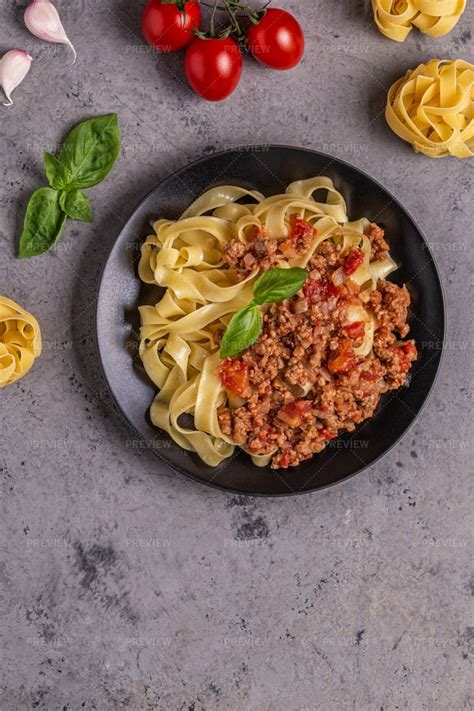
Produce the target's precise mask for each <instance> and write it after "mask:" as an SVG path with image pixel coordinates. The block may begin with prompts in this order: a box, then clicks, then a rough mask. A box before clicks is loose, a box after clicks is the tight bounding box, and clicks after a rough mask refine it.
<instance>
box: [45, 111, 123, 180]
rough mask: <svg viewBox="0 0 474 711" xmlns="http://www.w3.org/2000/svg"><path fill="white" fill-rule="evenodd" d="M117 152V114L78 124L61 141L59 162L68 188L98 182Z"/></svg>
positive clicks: (110, 165)
mask: <svg viewBox="0 0 474 711" xmlns="http://www.w3.org/2000/svg"><path fill="white" fill-rule="evenodd" d="M119 152H120V129H119V125H118V117H117V114H107V115H106V116H99V117H97V118H92V119H89V120H88V121H83V122H82V123H80V124H78V125H77V126H76V127H75V128H73V130H72V131H71V133H70V134H69V136H68V137H67V138H66V141H65V142H64V145H63V148H62V150H61V153H60V154H59V161H60V162H61V163H63V164H64V166H65V167H66V169H67V172H68V187H70V188H91V187H92V186H93V185H97V184H98V183H100V182H101V181H102V180H103V179H104V178H105V177H106V175H108V173H110V171H111V170H112V167H113V165H114V163H115V161H116V159H117V156H118V154H119Z"/></svg>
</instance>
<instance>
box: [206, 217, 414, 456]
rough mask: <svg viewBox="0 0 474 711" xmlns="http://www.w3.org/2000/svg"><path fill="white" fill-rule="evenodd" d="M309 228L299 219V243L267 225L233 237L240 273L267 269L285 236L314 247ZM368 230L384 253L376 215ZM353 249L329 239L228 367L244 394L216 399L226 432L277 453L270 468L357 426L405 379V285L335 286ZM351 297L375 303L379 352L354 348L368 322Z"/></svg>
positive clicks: (379, 255)
mask: <svg viewBox="0 0 474 711" xmlns="http://www.w3.org/2000/svg"><path fill="white" fill-rule="evenodd" d="M300 222H301V223H302V222H304V221H300ZM305 224H306V223H305ZM308 228H309V229H306V230H305V229H304V225H302V224H299V225H298V228H297V229H296V228H294V229H293V232H292V235H293V243H292V242H291V241H290V240H291V236H290V238H289V239H287V240H284V241H283V242H278V241H276V240H269V239H267V238H266V237H265V235H262V234H259V235H258V236H256V239H255V240H254V242H253V243H252V244H251V245H249V246H246V245H242V244H241V243H238V242H237V241H236V240H234V241H233V242H231V243H229V245H228V246H227V248H226V261H227V263H228V264H229V266H233V267H234V268H235V269H236V270H237V273H238V275H239V278H245V276H246V275H248V273H250V272H251V271H252V270H253V269H254V268H256V267H258V268H259V269H269V268H270V267H271V266H274V264H275V262H276V259H277V257H278V252H279V251H281V247H282V246H283V252H285V251H286V253H287V254H286V255H285V256H287V255H288V254H289V253H290V251H291V253H292V254H293V255H294V254H295V250H298V253H303V252H304V251H306V250H307V248H308V240H309V241H310V239H311V238H312V236H313V235H314V231H313V230H312V228H310V226H309V225H308ZM366 234H367V236H368V237H369V239H370V242H371V246H372V254H371V259H372V260H374V259H384V258H385V257H386V255H387V252H388V245H387V243H386V242H385V239H384V233H383V230H382V229H381V228H380V227H378V226H377V225H375V224H372V225H371V226H370V228H369V229H368V230H367V232H366ZM296 235H297V237H296ZM280 256H281V255H280ZM250 257H251V259H250ZM350 258H351V255H350V254H349V255H348V254H347V253H345V254H343V253H342V251H341V246H340V245H336V244H334V243H333V242H332V241H330V240H327V241H325V242H323V244H322V245H321V248H320V249H319V251H318V254H316V255H314V256H313V257H312V259H311V260H310V262H309V264H308V267H307V269H308V272H309V278H308V280H307V281H306V284H305V285H304V287H303V289H301V291H299V292H298V294H296V296H294V297H293V298H292V299H288V300H287V301H284V302H282V303H280V304H272V305H271V306H270V307H269V308H268V310H267V312H266V313H265V314H264V316H263V329H262V333H261V335H260V337H259V339H258V341H257V342H256V343H255V344H254V345H253V346H252V347H251V348H249V349H247V350H246V351H244V353H242V355H241V356H240V357H239V358H233V359H228V360H227V361H225V362H224V364H223V366H222V368H221V377H222V378H223V382H224V381H225V382H226V383H227V385H226V387H229V388H230V389H231V390H233V392H234V394H235V393H237V394H238V395H240V396H241V398H242V402H243V404H242V405H241V406H240V407H237V408H236V409H231V408H229V407H225V406H222V407H221V408H219V411H218V418H219V423H220V426H221V429H222V431H223V433H224V434H225V435H227V436H228V437H230V438H231V439H232V440H233V441H234V442H235V443H236V444H239V445H241V446H243V447H244V448H245V449H246V450H247V451H248V452H250V453H252V454H260V455H272V458H271V463H272V464H271V465H272V468H275V469H277V468H287V467H291V466H297V465H298V464H300V463H301V462H302V461H304V460H305V459H309V458H311V457H312V456H313V455H314V454H316V453H318V452H321V451H322V450H323V449H324V448H325V446H326V444H327V443H328V441H329V440H331V439H333V438H335V437H337V435H338V433H339V431H340V430H348V431H352V430H354V429H355V427H356V426H357V425H358V424H360V423H361V422H363V421H364V420H365V419H367V418H368V417H371V416H372V414H373V413H374V410H375V408H376V407H377V404H378V402H379V399H380V396H381V395H382V394H383V393H385V392H387V391H389V390H396V389H398V388H400V387H401V386H402V385H404V384H405V382H406V378H407V373H408V371H409V370H410V367H411V364H412V362H413V361H414V360H415V359H416V357H417V350H416V347H415V343H414V341H404V342H401V341H400V338H404V337H405V336H406V335H407V333H408V330H409V327H408V325H407V312H408V307H409V304H410V296H409V294H408V291H407V289H406V288H405V287H399V286H397V285H396V284H393V283H392V282H388V281H386V280H379V282H378V285H377V290H376V291H373V292H372V293H371V294H370V301H369V303H368V304H366V303H364V302H363V301H362V300H361V299H360V298H359V291H360V289H359V286H358V285H357V284H356V283H355V282H354V281H351V279H350V277H348V278H346V279H345V281H344V282H343V283H342V284H341V285H340V286H339V287H337V288H336V287H334V285H333V284H332V282H331V280H330V277H331V275H332V273H333V272H334V271H335V270H336V269H340V268H342V269H344V267H345V265H346V264H347V263H348V259H350ZM353 258H354V255H352V259H353ZM249 269H250V272H249V271H248V270H249ZM350 305H362V306H364V307H365V308H367V307H368V308H370V309H371V310H372V312H373V313H374V315H375V317H376V321H377V328H376V332H375V337H374V348H373V355H372V356H370V357H368V358H364V359H360V358H358V357H357V356H356V355H355V353H354V349H355V348H356V347H357V346H358V345H360V343H361V342H362V339H363V331H362V334H361V330H360V324H359V325H357V324H351V325H349V322H348V307H349V306H350Z"/></svg>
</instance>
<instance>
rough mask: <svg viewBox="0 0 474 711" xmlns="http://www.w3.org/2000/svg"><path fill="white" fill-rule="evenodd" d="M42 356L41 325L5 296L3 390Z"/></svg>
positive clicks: (0, 314) (0, 316)
mask: <svg viewBox="0 0 474 711" xmlns="http://www.w3.org/2000/svg"><path fill="white" fill-rule="evenodd" d="M40 354H41V332H40V327H39V324H38V321H37V320H36V319H35V318H34V316H32V315H31V314H29V313H28V312H27V311H25V309H23V308H22V307H21V306H19V305H18V304H16V303H15V302H14V301H12V300H11V299H7V297H6V296H0V388H3V387H5V386H6V385H10V384H11V383H14V382H15V380H19V379H20V378H22V377H23V376H24V375H26V373H27V372H28V371H29V370H30V368H31V366H32V365H33V363H34V360H35V358H37V357H38V356H39V355H40Z"/></svg>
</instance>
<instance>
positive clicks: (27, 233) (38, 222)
mask: <svg viewBox="0 0 474 711" xmlns="http://www.w3.org/2000/svg"><path fill="white" fill-rule="evenodd" d="M66 220H67V215H66V214H65V213H64V212H63V210H62V209H61V207H60V205H59V193H58V191H57V190H53V189H52V188H40V189H39V190H36V192H34V193H33V195H32V196H31V198H30V201H29V203H28V207H27V208H26V215H25V221H24V224H23V232H22V234H21V237H20V250H19V255H18V256H19V257H20V259H24V258H25V257H35V256H36V255H38V254H43V252H47V251H48V249H50V247H52V246H53V244H54V243H55V242H56V241H57V240H58V239H59V237H60V236H61V233H62V231H63V229H64V225H65V224H66Z"/></svg>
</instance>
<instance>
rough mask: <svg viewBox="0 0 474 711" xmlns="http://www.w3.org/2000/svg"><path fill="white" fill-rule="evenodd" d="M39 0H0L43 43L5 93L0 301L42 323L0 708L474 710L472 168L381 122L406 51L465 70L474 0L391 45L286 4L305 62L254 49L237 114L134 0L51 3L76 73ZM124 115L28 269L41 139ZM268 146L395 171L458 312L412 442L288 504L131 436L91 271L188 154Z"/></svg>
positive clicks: (10, 580)
mask: <svg viewBox="0 0 474 711" xmlns="http://www.w3.org/2000/svg"><path fill="white" fill-rule="evenodd" d="M25 4H26V3H25V2H18V1H15V2H8V3H4V4H3V5H2V8H1V10H0V27H1V49H2V50H6V49H8V48H11V47H15V46H16V47H20V48H21V47H23V48H27V49H29V50H30V52H31V53H32V54H33V55H34V58H35V61H34V64H33V68H32V71H31V73H30V75H29V77H28V78H27V79H26V80H25V82H24V83H23V85H22V86H21V87H20V88H19V89H17V91H16V94H15V95H14V96H15V105H14V106H13V107H11V108H9V109H4V108H3V107H0V108H1V123H0V133H1V138H2V142H1V151H2V160H1V176H2V181H1V184H0V194H1V243H0V255H1V263H0V292H1V293H3V294H6V295H8V296H10V297H11V298H13V299H15V300H17V301H18V302H20V303H21V304H23V305H24V306H25V307H27V308H29V309H31V310H32V311H33V312H34V313H35V314H36V315H37V317H38V318H39V320H40V322H41V326H42V330H43V336H44V352H43V355H42V357H41V359H40V360H39V361H38V363H37V364H36V366H35V368H34V369H33V371H32V372H31V373H30V374H29V376H28V377H27V378H25V379H24V380H23V381H22V382H20V383H18V384H17V385H14V386H11V387H9V388H7V389H5V390H3V391H1V395H0V407H1V430H0V471H1V475H2V484H3V496H2V503H3V513H2V517H1V526H2V529H3V534H2V543H1V548H2V563H1V568H0V572H1V576H2V582H3V584H4V593H3V596H2V607H3V616H2V628H3V635H4V644H3V661H2V665H1V666H2V683H3V695H2V702H1V708H2V709H4V710H5V711H20V710H23V709H31V708H35V709H48V710H56V709H57V710H61V709H62V710H63V711H73V710H74V711H76V710H80V709H97V710H100V711H108V710H109V709H131V710H133V711H138V710H140V711H142V710H145V709H160V710H161V709H171V710H175V709H176V710H181V709H183V710H184V709H187V710H188V711H199V710H201V709H206V710H208V709H210V710H214V709H219V710H220V709H231V710H240V709H249V710H252V711H257V710H258V711H280V710H284V711H303V710H313V709H318V710H321V711H327V710H329V711H333V710H334V711H339V710H341V711H343V710H345V709H356V710H357V711H366V710H372V709H373V710H374V711H376V710H382V709H383V710H384V711H391V710H392V709H410V710H413V711H419V710H420V711H421V710H424V709H426V710H430V711H431V710H433V709H435V710H438V709H440V710H446V709H449V710H457V709H471V708H473V697H472V696H471V695H470V690H469V685H468V670H469V668H470V664H471V661H470V657H469V654H470V652H472V647H471V646H470V645H472V635H473V626H472V625H473V623H472V621H470V617H469V610H470V609H471V610H472V608H470V607H469V606H470V602H471V600H472V594H473V592H474V578H473V577H472V574H471V572H470V558H471V554H472V519H470V506H469V495H470V493H471V489H470V479H471V472H472V461H473V450H472V443H473V433H472V426H471V425H472V421H471V413H472V410H471V406H472V385H473V371H472V342H473V326H472V323H473V319H472V298H473V292H472V270H473V259H472V249H473V243H472V237H473V235H472V224H473V221H474V211H473V190H472V179H473V167H474V163H473V162H472V161H463V162H461V161H456V160H450V159H447V160H440V161H431V160H429V159H426V158H424V157H421V156H417V155H415V154H414V153H413V152H412V151H411V149H410V148H409V147H407V146H406V145H405V144H404V143H402V142H401V141H399V140H398V139H397V138H396V137H395V136H393V135H392V134H391V133H390V131H389V129H388V128H387V126H386V124H385V121H384V118H383V106H384V97H385V94H386V90H387V89H388V87H389V85H390V84H391V82H392V81H393V80H395V79H396V78H397V77H399V76H401V75H402V74H403V73H404V72H405V70H406V69H407V68H408V67H411V66H416V65H417V64H418V63H420V62H421V61H422V60H427V59H430V58H432V57H435V56H437V55H439V56H446V57H451V58H454V57H458V56H459V57H464V58H465V59H470V61H473V54H472V40H471V29H472V25H473V21H474V7H473V4H472V3H469V8H468V10H467V11H466V13H465V15H464V17H463V19H462V21H461V22H460V23H459V25H458V26H457V27H456V28H455V30H454V31H453V32H452V33H451V34H450V35H449V36H448V37H445V38H441V39H439V40H434V39H430V38H428V37H424V36H421V35H420V34H413V35H412V36H411V37H410V38H409V40H408V41H407V42H406V43H405V44H404V45H398V44H395V43H393V42H390V41H389V40H387V39H385V38H384V37H382V36H381V35H380V34H378V33H377V31H376V30H375V29H374V26H373V23H372V21H371V16H370V12H369V9H368V2H365V3H364V2H360V1H359V2H356V3H344V2H338V3H336V2H331V1H330V0H316V1H314V0H301V1H300V2H298V3H297V2H284V1H283V2H281V3H279V4H280V5H281V6H283V7H286V8H289V9H293V10H295V11H296V12H297V14H298V16H299V17H300V18H302V19H303V21H304V24H305V27H306V32H307V52H306V56H305V58H304V61H303V63H302V65H301V66H300V67H299V68H298V69H296V70H295V71H292V72H290V73H282V74H272V73H270V72H266V71H264V70H263V69H261V68H259V67H258V66H256V65H254V64H253V63H252V62H250V61H247V62H246V63H245V76H244V79H243V81H242V83H241V85H240V87H239V89H238V91H237V92H236V93H235V95H234V96H233V97H232V98H231V99H230V100H228V101H227V102H225V103H223V104H221V105H210V104H206V103H203V102H201V101H200V100H199V99H197V98H196V97H194V96H193V95H192V94H191V92H190V91H189V90H188V89H187V88H186V86H185V84H184V82H183V72H182V69H181V58H180V57H166V58H157V57H156V56H153V55H152V54H151V53H149V52H147V51H146V49H145V47H144V45H143V44H142V42H141V39H140V35H139V32H138V22H139V19H138V18H139V15H140V12H141V9H142V7H143V2H142V1H141V2H139V3H135V2H131V1H129V0H127V1H126V2H125V0H102V2H92V1H91V0H81V1H80V2H74V3H67V2H65V1H64V0H61V2H58V6H59V7H60V9H61V11H62V16H63V20H64V24H65V25H66V27H67V28H68V30H69V33H70V35H71V37H72V39H73V40H74V42H75V45H76V48H77V51H78V57H79V58H78V61H77V64H76V65H75V66H74V67H71V66H67V65H66V63H65V59H66V57H67V56H68V55H67V50H65V49H64V48H62V47H59V46H54V47H52V46H48V45H45V44H43V43H41V42H40V41H37V40H36V39H34V38H32V37H31V36H30V35H29V34H28V33H27V31H26V30H25V28H24V27H23V26H22V23H21V13H22V10H23V8H24V6H25ZM108 111H118V112H119V114H120V121H121V125H122V131H123V152H122V156H121V159H120V161H119V162H118V164H117V166H116V168H115V170H114V172H113V173H112V174H111V175H110V176H109V178H108V179H107V180H106V182H104V183H103V184H102V185H100V186H99V187H97V188H95V189H94V190H91V191H90V192H89V195H90V198H91V201H92V205H93V209H94V212H95V221H94V224H93V225H85V224H80V223H74V224H70V225H69V227H68V229H67V234H66V235H65V236H64V238H63V240H62V242H61V244H60V245H59V246H58V247H57V248H56V249H55V251H54V252H53V253H50V254H48V255H46V256H44V257H42V258H40V259H34V260H27V261H24V262H19V261H17V260H15V250H16V240H17V238H18V235H19V231H20V224H21V220H22V215H23V212H24V209H25V205H26V202H27V199H28V196H29V194H30V193H31V191H33V190H34V189H36V188H37V187H39V186H40V185H41V184H43V176H42V160H41V157H42V151H43V150H46V149H47V150H53V151H54V150H55V147H56V146H57V144H58V141H60V139H61V137H62V136H63V135H64V132H65V131H66V130H67V129H68V128H69V127H70V126H71V125H73V124H74V123H76V122H77V121H79V120H81V119H83V118H85V117H87V116H89V115H91V114H99V113H104V112H108ZM255 142H261V143H271V142H275V143H287V144H294V145H303V146H309V147H314V148H319V149H322V150H325V151H327V152H330V153H332V154H334V155H335V156H338V157H341V158H343V159H345V160H348V161H349V162H353V163H355V164H356V165H358V166H359V167H361V168H363V169H365V170H366V171H369V172H370V173H372V174H373V175H374V177H375V178H377V179H378V180H380V181H381V182H382V183H383V184H385V185H386V186H387V188H388V189H389V190H391V191H392V192H393V193H394V194H395V195H396V196H397V197H398V198H399V199H400V200H401V201H402V203H404V204H405V205H406V207H407V208H408V209H409V210H410V211H411V212H412V213H413V214H414V215H415V216H416V218H417V219H418V221H419V223H420V225H421V226H422V228H423V230H424V231H425V233H426V235H427V236H428V239H429V241H430V244H431V246H432V247H433V248H434V250H435V253H436V256H437V259H438V263H439V266H440V269H441V273H442V277H443V281H444V285H445V287H446V295H447V301H448V308H449V333H448V338H447V342H446V348H447V357H446V358H445V361H444V365H443V368H442V372H441V376H440V379H439V382H438V385H437V388H436V392H435V393H434V395H433V397H432V398H431V401H430V403H429V405H428V406H427V408H426V409H425V411H424V412H423V414H422V416H421V417H420V419H419V420H418V422H417V424H416V426H415V428H414V429H413V430H412V431H411V433H410V434H409V435H408V436H406V437H405V439H404V440H403V441H402V442H401V443H400V444H399V445H398V446H397V447H396V449H395V450H394V451H392V452H391V453H390V454H389V455H388V456H387V457H386V458H385V459H384V460H383V461H382V462H380V463H379V464H377V465H376V466H375V467H372V468H371V469H370V470H368V471H366V472H365V473H364V474H362V475H360V476H358V477H356V478H354V479H352V480H351V481H349V482H347V483H345V484H343V485H340V486H338V487H336V488H333V489H332V490H329V491H324V492H322V493H319V494H314V495H307V496H304V497H296V498H288V499H285V500H270V499H269V500H260V499H258V500H255V499H251V498H242V497H238V496H231V495H226V494H225V493H219V492H217V491H213V490H209V489H207V488H204V487H201V486H199V485H197V484H194V483H191V482H189V481H187V480H185V479H184V478H181V477H179V476H177V475H175V474H173V473H172V472H171V471H167V470H166V469H165V467H164V466H162V465H160V464H159V463H157V461H156V460H155V458H154V457H153V456H152V455H151V454H150V453H149V452H147V451H146V450H143V449H141V448H140V447H139V446H138V445H136V446H128V444H129V442H130V438H129V434H128V433H127V430H126V429H125V428H124V426H123V425H122V424H121V422H120V420H119V419H118V418H117V416H116V414H115V413H114V411H113V408H112V406H111V403H110V399H109V397H108V394H107V391H106V389H105V386H104V383H103V381H102V379H101V376H100V373H99V368H98V364H97V358H96V353H95V348H94V298H95V292H96V285H97V280H98V275H99V273H100V270H101V266H102V264H103V262H104V258H105V255H106V254H107V252H108V250H109V248H110V245H111V244H112V242H113V240H114V238H115V236H116V235H117V233H118V231H119V229H120V227H121V225H122V224H123V222H124V220H125V219H126V218H127V216H128V215H129V213H130V212H131V210H132V209H133V207H134V206H135V204H136V203H137V201H139V199H140V198H141V197H142V196H143V195H144V194H145V193H146V192H147V191H148V190H149V189H150V188H151V187H152V186H153V185H154V184H156V183H157V182H158V181H159V180H160V179H161V178H163V177H164V176H166V175H168V174H169V173H170V172H172V171H173V170H175V169H176V168H179V167H180V166H183V165H185V164H186V163H188V162H189V161H191V160H194V159H196V158H198V157H200V156H203V155H206V154H209V153H211V152H213V151H215V150H218V149H223V148H227V147H230V146H233V145H242V144H249V143H255ZM127 440H128V444H127Z"/></svg>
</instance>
